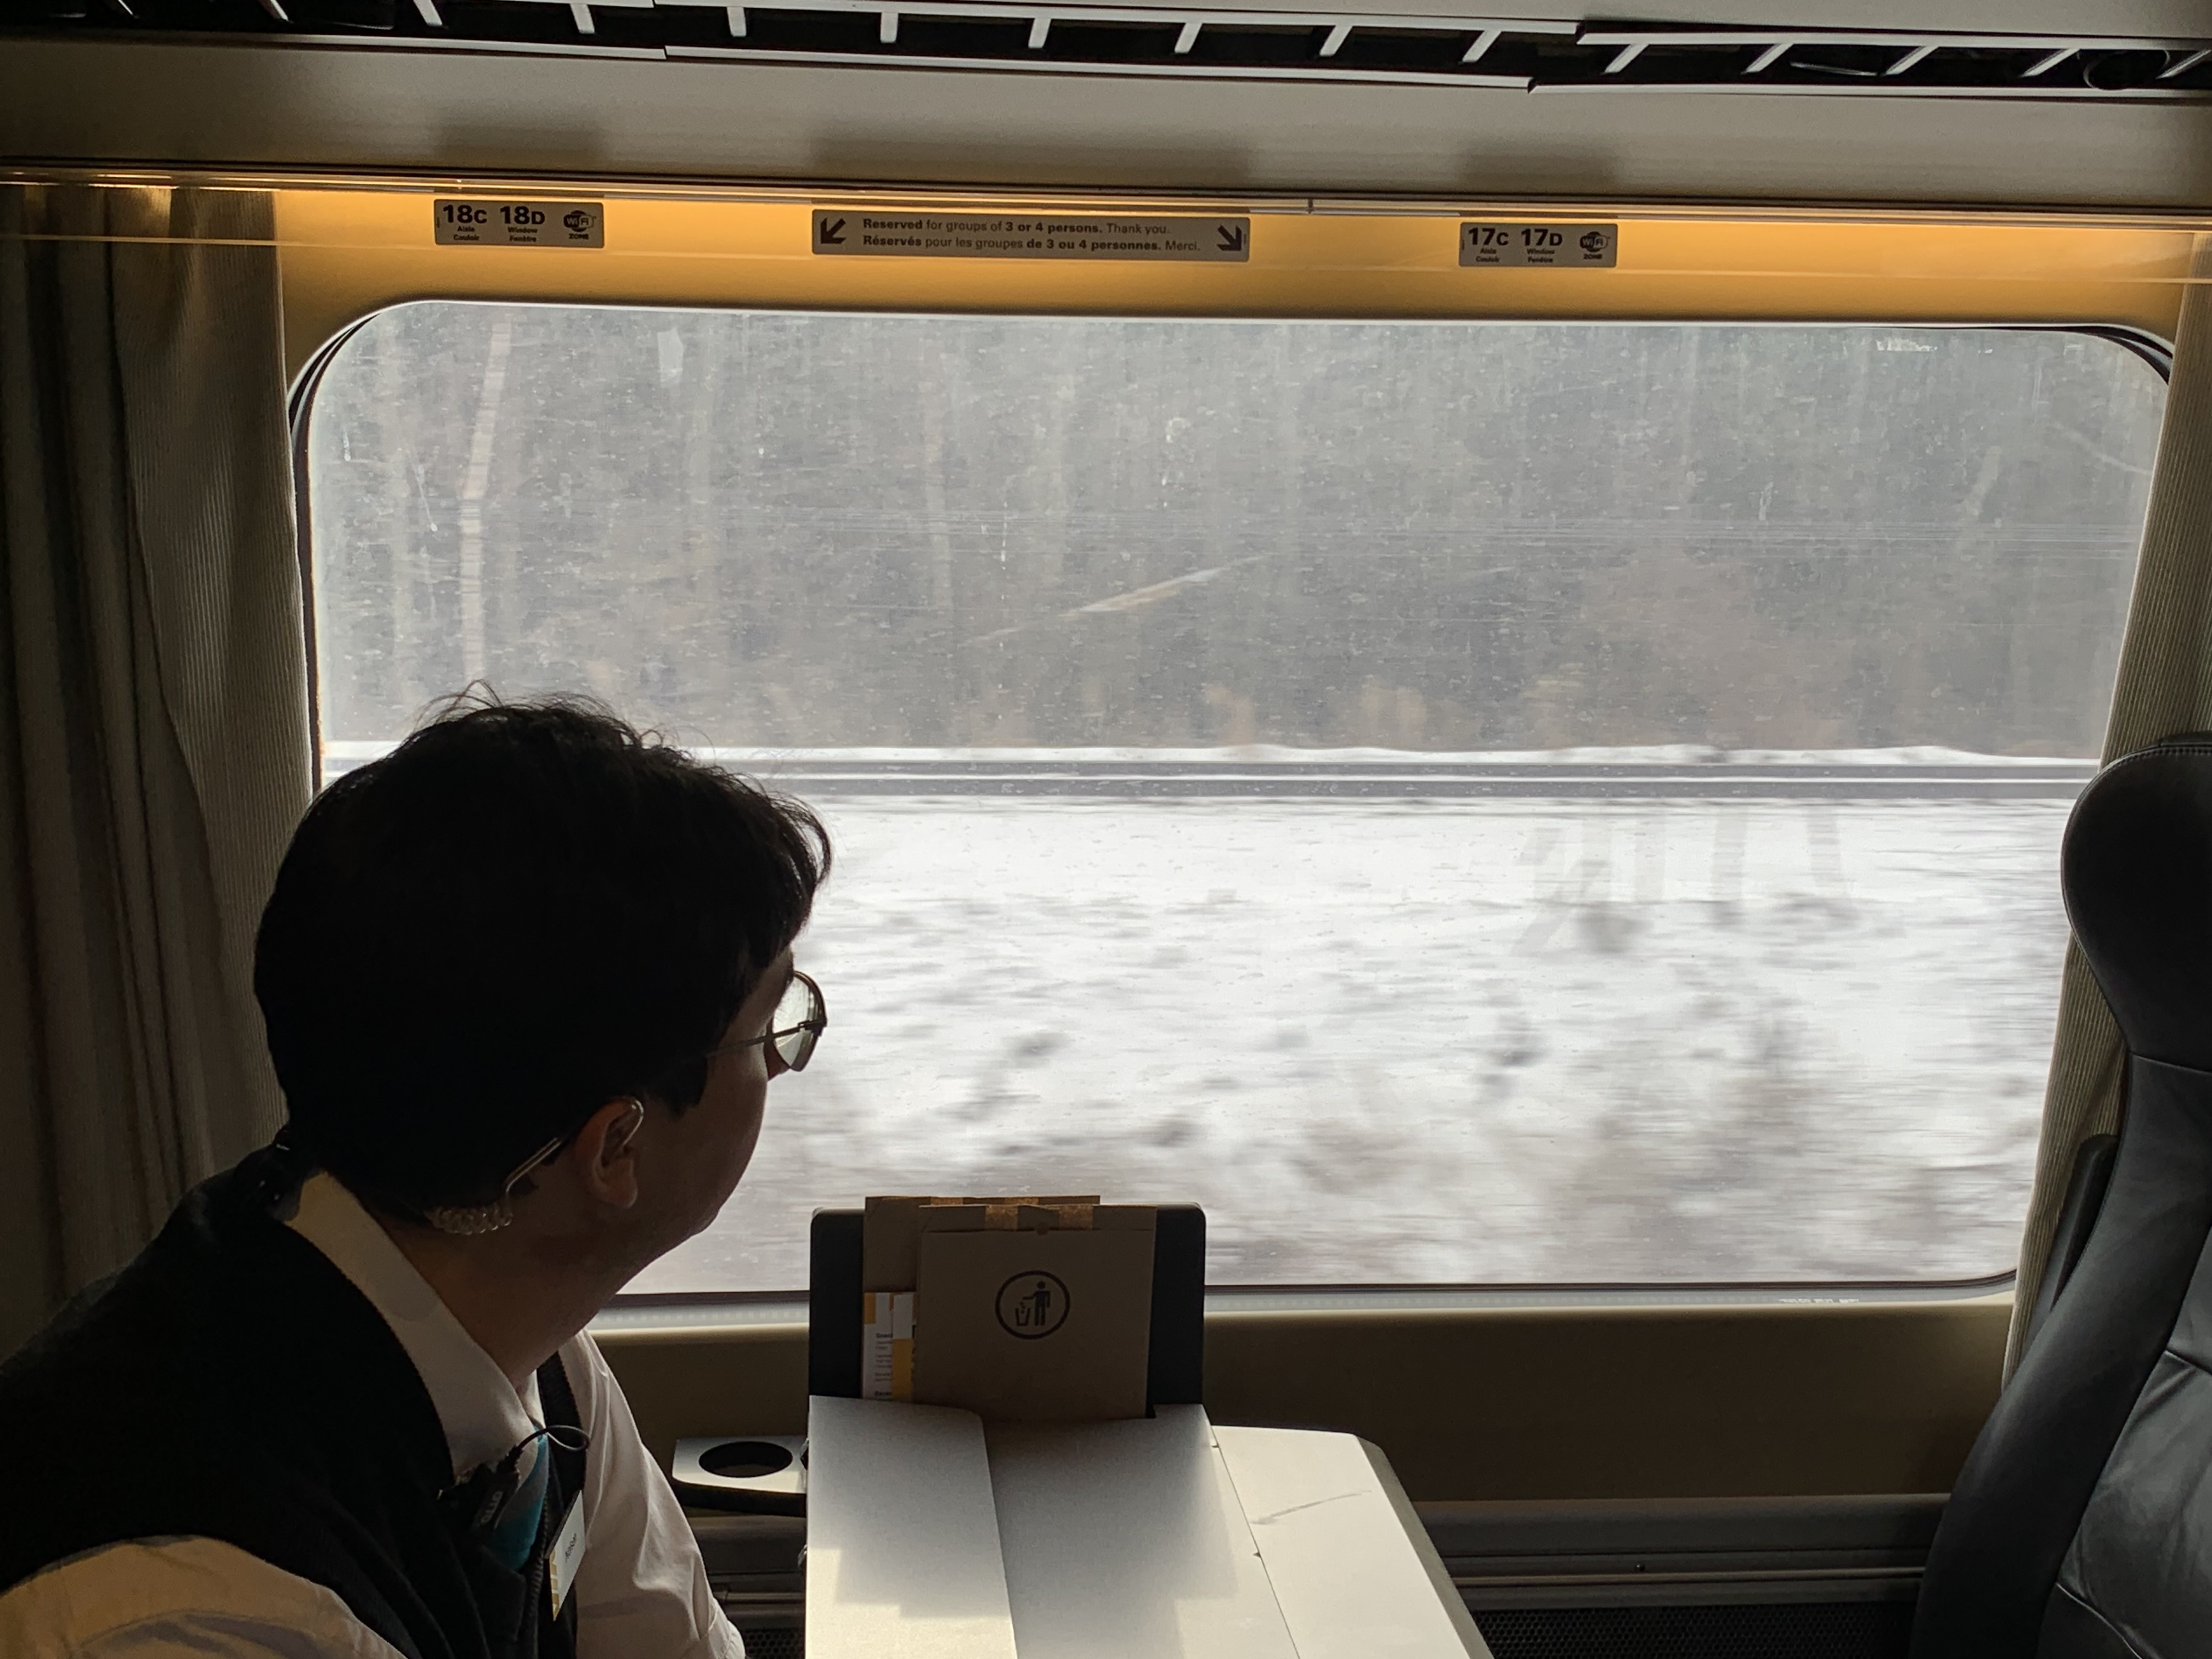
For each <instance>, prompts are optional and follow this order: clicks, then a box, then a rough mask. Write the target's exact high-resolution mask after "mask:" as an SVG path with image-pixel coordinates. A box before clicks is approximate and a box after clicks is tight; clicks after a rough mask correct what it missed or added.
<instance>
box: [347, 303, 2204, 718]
mask: <svg viewBox="0 0 2212 1659" xmlns="http://www.w3.org/2000/svg"><path fill="white" fill-rule="evenodd" d="M2163 394H2164V388H2163V386H2162V385H2161V384H2160V381H2159V380H2158V379H2157V377H2156V376H2155V375H2154V374H2153V373H2152V372H2151V370H2150V369H2149V368H2148V367H2147V366H2145V365H2144V364H2142V362H2139V361H2137V360H2136V359H2135V358H2134V357H2133V356H2130V354H2129V353H2127V352H2126V351H2125V349H2124V348H2122V347H2120V346H2118V345H2115V344H2113V343H2109V342H2106V341H2102V340H2097V339H2091V338H2087V337H2081V336H2075V335H2069V334H2064V333H2060V332H2033V331H1999V330H1955V331H1934V330H1923V331H1896V330H1884V329H1876V328H1784V327H1692V326H1658V325H1634V326H1627V325H1573V326H1568V325H1521V324H1472V325H1471V324H1421V323H1376V324H1364V323H1363V324H1343V323H1248V322H1212V321H1164V320H1136V319H1068V318H1060V319H1019V318H990V317H963V318H903V317H870V316H845V315H811V316H801V315H790V314H744V313H701V312H651V311H621V310H590V309H583V308H556V307H486V306H462V305H424V306H416V307H405V308H403V309H401V310H398V311H396V312H393V313H388V314H387V315H386V316H385V317H383V318H380V319H377V320H376V321H374V323H372V324H371V325H369V326H368V327H367V328H365V329H364V330H362V332H361V333H360V334H359V335H358V336H356V338H355V340H354V341H353V342H352V343H350V344H349V346H348V347H347V348H346V349H345V350H344V352H343V354H342V356H340V358H339V360H338V361H337V363H336V364H335V365H334V366H333V368H332V369H331V372H330V374H329V375H328V377H327V378H326V380H325V382H324V385H323V388H322V390H321V392H320V393H319V397H318V399H317V403H316V406H315V410H314V415H313V425H312V429H311V441H310V468H309V479H310V483H311V488H312V500H313V536H314V557H315V571H316V588H317V608H318V613H319V647H320V653H321V674H322V684H323V710H324V720H325V734H326V735H327V736H330V737H335V738H384V737H390V736H392V735H395V734H396V733H397V732H400V731H403V730H404V729H405V728H406V726H408V725H409V724H410V721H411V720H412V718H413V717H414V715H415V714H416V712H417V711H418V710H419V709H420V708H422V706H423V705H425V704H426V703H427V702H429V701H431V700H432V699H434V698H435V697H437V696H441V695H442V694H444V693H447V692H449V691H451V690H454V689H455V688H456V687H458V686H459V685H460V684H462V683H464V682H465V681H466V680H467V679H469V678H475V677H479V676H480V677H482V678H486V679H489V681H490V682H491V683H492V684H494V685H495V686H496V687H497V688H498V689H499V690H501V691H502V692H507V693H520V692H523V691H526V690H542V689H569V690H595V691H597V692H599V694H600V695H602V696H605V697H607V698H608V699H610V700H611V701H612V702H614V703H615V704H616V705H617V707H619V708H621V709H622V710H623V712H625V713H626V714H630V715H632V716H634V717H636V718H639V719H641V720H647V721H650V722H653V723H655V724H658V725H660V726H663V727H665V729H668V730H671V731H672V732H677V733H678V734H680V735H681V736H682V737H684V738H686V739H687V740H691V741H702V742H709V743H714V744H725V745H729V746H734V747H751V746H761V747H784V746H808V747H812V746H844V745H862V744H865V745H879V744H880V745H901V746H928V747H934V746H943V745H964V744H1043V745H1053V746H1075V745H1085V746H1088V745H1098V744H1110V745H1143V746H1167V745H1176V746H1180V745H1188V744H1244V743H1270V744H1295V745H1301V746H1329V747H1334V746H1340V745H1346V744H1379V745H1386V746H1392V747H1400V748H1410V749H1427V750H1469V749H1500V748H1553V747H1562V746H1568V745H1577V744H1650V743H1698V744H1713V745H1717V746H1719V747H1723V748H1797V747H1805V748H1839V747H1863V746H1865V747H1872V746H1890V745H1898V744H1948V745H1951V746H1954V747H1959V748H1965V749H1972V750H1983V751H1987V752H1993V753H2019V754H2070V755H2087V754H2093V753H2094V752H2095V750H2096V748H2097V744H2098V740H2099V738H2100V733H2101V730H2102V726H2103V722H2104V716H2105V704H2106V698H2107V696H2108V695H2109V691H2110V687H2111V683H2112V671H2113V666H2114V659H2115V653H2116V652H2117V649H2118V640H2119V635H2120V629H2121V626H2122V623H2123V620H2124V614H2125V609H2126V604H2127V597H2128V587H2129V583H2130V576H2131V573H2132V569H2133V565H2134V558H2135V550H2136V539H2137V536H2138V534H2139V531H2140V526H2141V520H2142V510H2143V503H2144V500H2145V495H2146V492H2147V489H2148V469H2149V465H2150V459H2151V455H2152V451H2153V448H2154V444H2155V441H2156V430H2157V423H2158V420H2159V416H2160V408H2161V405H2162V401H2163Z"/></svg>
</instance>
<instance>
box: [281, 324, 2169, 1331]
mask: <svg viewBox="0 0 2212 1659" xmlns="http://www.w3.org/2000/svg"><path fill="white" fill-rule="evenodd" d="M2163 396H2164V388H2163V386H2162V384H2161V383H2160V380H2159V378H2158V376H2157V374H2155V373H2154V371H2153V370H2152V369H2151V368H2148V366H2147V365H2146V364H2145V363H2144V362H2142V361H2141V360H2140V359H2139V358H2138V357H2137V356H2135V355H2134V354H2132V353H2131V352H2130V351H2129V350H2128V349H2125V348H2124V346H2121V345H2119V344H2116V343H2112V342H2111V341H2108V340H2106V339H2102V338H2098V337H2087V336H2083V335H2078V334H2069V333H2063V332H2055V331H2007V330H2001V329H1973V328H1943V329H1936V328H1922V329H1911V328H1893V327H1880V326H1866V325H1855V326H1841V325H1822V326H1796V325H1791V326H1772V325H1744V326H1735V325H1681V324H1670V325H1559V324H1551V323H1545V324H1508V323H1468V322H1328V321H1321V322H1314V321H1300V322H1279V321H1242V320H1222V321H1210V320H1182V319H1128V318H1099V317H1089V318H1076V317H1000V316H957V317H955V316H918V315H857V314H823V313H707V312H680V311H650V310H636V309H608V308H590V307H501V306H489V305H475V304H447V303H432V304H420V305H411V306H407V307H401V308H399V309H397V310H393V311H391V312H388V313H384V314H382V315H380V316H379V317H377V318H375V319H373V320H372V321H371V322H369V323H368V325H365V326H364V327H362V329H361V330H360V331H358V332H357V333H356V334H355V335H354V336H353V337H352V338H351V339H350V340H349V342H348V343H346V344H345V345H344V347H343V349H341V350H340V351H339V352H337V354H336V356H335V357H334V359H333V361H332V362H331V365H330V367H329V368H328V371H327V373H326V374H325V377H324V379H323V380H322V381H321V383H320V387H319V392H318V393H317V395H316V397H315V399H314V403H313V409H312V412H311V416H310V420H309V423H308V428H307V477H308V480H309V485H310V492H309V493H310V501H311V529H312V534H313V574H314V584H313V586H314V593H315V601H314V603H315V623H316V629H317V641H318V662H319V697H320V710H321V720H322V729H323V735H324V754H325V768H326V770H327V771H329V772H333V773H334V772H336V771H338V770H342V769H344V768H345V767H347V766H349V765H352V764H356V763H359V762H360V761H361V760H362V758H364V757H368V756H371V755H374V754H375V753H377V752H379V751H380V750H382V749H383V748H384V747H386V745H388V744H391V743H392V741H394V740H395V739H396V738H398V736H399V735H400V734H402V733H403V732H405V731H406V730H407V729H408V727H409V726H410V723H411V722H412V721H413V720H415V719H416V717H417V716H418V714H420V712H421V711H422V709H423V708H424V707H425V706H426V705H427V704H428V703H429V702H431V701H432V700H433V699H434V698H435V697H436V696H439V695H441V694H442V693H446V692H450V691H451V690H454V689H455V688H457V687H459V685H461V684H464V683H465V682H469V681H472V680H477V679H482V680H484V681H487V682H489V684H491V685H492V686H494V687H495V688H496V689H497V690H499V691H500V692H501V694H503V695H509V696H516V695H521V694H525V693H529V692H533V691H539V690H585V691H590V692H595V693H597V694H599V696H602V697H604V698H605V700H606V701H607V702H610V703H611V704H612V705H613V706H614V707H616V708H617V709H619V710H621V711H623V713H625V714H628V715H629V716H631V717H632V718H634V719H636V720H640V721H641V722H645V723H649V724H651V725H653V726H656V727H658V728H659V730H661V731H662V732H665V733H668V734H670V735H671V736H672V737H674V738H677V739H678V740H680V741H682V742H684V743H686V744H694V745H700V746H703V747H706V748H708V749H711V750H716V751H718V752H719V753H720V754H722V755H724V756H725V757H727V758H729V759H730V760H732V762H734V763H739V764H742V765H744V766H745V767H747V768H748V769H753V770H757V771H761V772H763V773H765V774H767V775H769V776H771V777H773V778H776V779H779V780H781V781H782V782H783V783H784V784H785V785H786V786H787V787H790V788H792V789H793V790H794V791H796V792H797V793H801V794H803V795H805V797H807V798H808V799H811V800H812V801H814V802H815V803H816V804H817V806H819V807H820V808H821V809H822V810H823V813H824V816H825V817H827V819H828V820H829V824H830V826H831V829H832V830H833V832H834V834H835V835H836V839H837V842H838V845H839V863H838V873H837V875H836V878H835V880H834V882H833V884H832V886H831V887H830V889H829V890H828V891H827V892H826V894H825V896H824V898H823V902H822V903H821V905H820V906H819V908H818V911H817V917H816V920H815V922H814V924H813V927H812V930H811V933H810V934H809V935H808V937H807V939H805V941H804V945H803V949H804V951H805V957H806V960H807V963H808V965H809V966H810V968H811V969H812V970H813V971H814V973H815V974H816V975H817V977H818V978H819V979H820V980H821V981H823V984H824V986H825V987H827V988H828V990H829V997H830V1000H831V1003H832V1006H833V1007H834V1010H835V1024H834V1028H833V1030H832V1034H831V1038H830V1042H829V1044H828V1045H826V1046H825V1047H824V1048H823V1053H822V1056H821V1060H820V1061H819V1062H818V1063H817V1065H816V1066H814V1067H813V1068H812V1069H811V1070H809V1071H808V1072H807V1073H805V1075H804V1076H803V1077H794V1078H790V1079H785V1080H783V1081H781V1082H779V1083H778V1084H777V1085H776V1086H775V1090H774V1091H773V1094H772V1098H771V1102H770V1121H769V1127H768V1130H767V1133H766V1135H765V1137H764V1139H763V1142H762V1146H761V1149H760V1152H759V1156H758V1158H757V1161H756V1164H755V1167H754V1170H753V1173H752V1174H751V1176H750V1177H749V1178H748V1180H747V1182H746V1183H745V1185H744V1187H743V1188H740V1190H739V1193H738V1197H737V1198H736V1200H734V1201H733V1202H732V1204H731V1205H730V1206H729V1207H728V1209H727V1210H726V1212H725V1213H724V1214H723V1216H722V1217H721V1218H720V1222H719V1223H718V1224H717V1225H716V1226H715V1227H714V1228H713V1229H712V1230H711V1231H708V1232H707V1233H705V1234H703V1235H702V1236H701V1237H699V1238H698V1239H696V1240H695V1241H694V1242H693V1243H691V1244H690V1246H688V1247H687V1248H686V1249H683V1250H681V1251H679V1252H678V1253H677V1254H676V1255H672V1256H671V1257H669V1258H667V1259H666V1260H665V1261H663V1262H661V1263H660V1264H659V1265H657V1266H656V1267H654V1268H653V1269H652V1270H651V1271H650V1272H649V1273H648V1274H647V1276H646V1278H645V1279H642V1280H641V1281H640V1283H639V1284H638V1285H636V1286H635V1287H634V1288H635V1289H638V1290H643V1291H724V1292H733V1291H776V1290H787V1289H789V1288H792V1287H794V1286H797V1285H803V1284H804V1283H805V1244H804V1240H805V1222H806V1217H807V1214H808V1213H809V1212H810V1211H811V1209H812V1208H813V1207H814V1206H817V1205H821V1204H825V1203H834V1202H849V1201H852V1200H856V1199H858V1198H859V1197H860V1196H861V1195H862V1194H866V1193H868V1192H872V1191H881V1190H886V1189H890V1190H915V1191H952V1192H957V1191H1001V1190H1048V1191H1065V1190H1090V1189H1094V1188H1103V1190H1105V1191H1106V1192H1108V1193H1109V1194H1125V1195H1142V1196H1146V1197H1161V1198H1170V1197H1172V1198H1181V1199H1192V1200H1198V1201H1200V1202H1202V1203H1203V1204H1204V1205H1205V1206H1206V1208H1207V1211H1208V1212H1209V1214H1210V1215H1211V1217H1212V1227H1213V1248H1212V1270H1213V1277H1214V1278H1215V1279H1216V1280H1217V1281H1219V1282H1222V1283H1229V1284H1249V1285H1337V1284H1370V1285H1371V1284H1401V1285H1436V1284H1455V1283H1459V1284H1464V1283H1480V1282H1490V1283H1497V1282H1537V1283H1555V1284H1556V1283H1565V1282H1580V1283H1598V1282H1623V1281H1636V1282H1647V1281H1661V1282H1682V1281H1719V1280H1726V1281H1808V1280H1830V1281H1832V1280H1853V1279H1857V1280H1868V1279H1873V1280H1909V1279H1962V1278H1971V1277H1974V1276H1980V1275H1993V1274H1997V1273H2003V1272H2006V1271H2008V1269H2009V1268H2010V1267H2011V1265H2012V1261H2013V1254H2014V1249H2015V1242H2016V1239H2017V1236H2018V1230H2019V1226H2020V1222H2021V1214H2022V1212H2023V1207H2024V1205H2025V1202H2026V1194H2027V1183H2028V1180H2029V1176H2030V1172H2031V1165H2032V1163H2033V1156H2034V1146H2035V1139H2036V1129H2037V1118H2038V1113H2039V1102H2040V1097H2041V1089H2042V1079H2043V1073H2044V1068H2045V1060H2046V1056H2047V1054H2048V1049H2049V1043H2050V1038H2051V1028H2052V1018H2053V1010H2054V1007H2055V1005H2056V993H2057V978H2058V965H2059V958H2060V953H2061V948H2062V945H2063V941H2064V937H2065V924H2064V920H2063V915H2062V914H2061V911H2060V908H2059V902H2058V895H2057V879H2056V852H2057V844H2058V838H2059V835H2060V831H2061V829H2062V827H2063V823H2064V821H2065V817H2066V813H2067V810H2068V807H2069V803H2070V801H2071V799H2072V798H2073V796H2074V794H2075V792H2076V791H2077V790H2078V789H2079V787H2081V783H2082V782H2083V781H2084V780H2085V779H2086V778H2087V775H2088V773H2089V770H2090V764H2091V757H2093V756H2094V755H2095V754H2096V752H2097V749H2098V744H2099V740H2100V733H2101V731H2102V728H2103V724H2104V718H2105V713H2106V703H2107V702H2108V700H2109V696H2110V693H2111V687H2112V678H2113V671H2114V665H2115V661H2116V659H2117V655H2118V645H2119V639H2120V634H2121V629H2122V625H2123V623H2124V617H2125V613H2126V608H2127V602H2128V592H2129V586H2130V577H2131V573H2132V570H2133V567H2134V561H2135V556H2136V544H2137V540H2138V537H2139V534H2140V531H2141V526H2142V514H2143V510H2144V502H2145V498H2146V494H2147V490H2148V483H2149V472H2150V466H2151V461H2152V456H2153V452H2154V447H2155V444H2156V438H2157V431H2158V424H2159V419H2160V410H2161V406H2162V400H2163Z"/></svg>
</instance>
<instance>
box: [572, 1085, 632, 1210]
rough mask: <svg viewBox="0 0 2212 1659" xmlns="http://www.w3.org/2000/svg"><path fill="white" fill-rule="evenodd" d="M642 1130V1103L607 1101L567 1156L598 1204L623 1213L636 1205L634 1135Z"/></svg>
mask: <svg viewBox="0 0 2212 1659" xmlns="http://www.w3.org/2000/svg"><path fill="white" fill-rule="evenodd" d="M643 1127H645V1103H644V1102H643V1101H641V1100H636V1099H633V1098H628V1097H625V1098H623V1099H620V1100H611V1101H609V1102H608V1103H606V1104H605V1105H604V1106H602V1107H600V1108H599V1110H598V1111H596V1112H593V1113H592V1115H591V1118H590V1120H589V1121H586V1123H585V1125H584V1127H583V1128H582V1129H581V1130H580V1131H579V1132H578V1133H577V1135H576V1139H575V1141H574V1144H572V1145H571V1146H569V1148H568V1160H569V1162H570V1164H571V1165H572V1166H573V1167H574V1170H575V1172H576V1179H577V1180H578V1181H579V1182H581V1183H582V1185H583V1188H584V1190H585V1191H586V1192H587V1193H589V1194H591V1195H592V1197H593V1198H596V1199H597V1200H599V1202H600V1203H602V1204H605V1205H609V1206H612V1207H613V1208H615V1209H617V1210H627V1209H629V1207H630V1206H632V1205H634V1204H635V1203H636V1202H637V1197H638V1188H637V1151H636V1147H635V1141H636V1139H637V1132H638V1131H639V1130H640V1129H641V1128H643Z"/></svg>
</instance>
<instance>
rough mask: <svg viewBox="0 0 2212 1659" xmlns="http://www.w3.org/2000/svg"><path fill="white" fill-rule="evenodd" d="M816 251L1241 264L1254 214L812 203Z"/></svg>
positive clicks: (1247, 249) (1249, 252)
mask: <svg viewBox="0 0 2212 1659" xmlns="http://www.w3.org/2000/svg"><path fill="white" fill-rule="evenodd" d="M814 251H815V252H817V253H823V254H875V255H878V257H890V258H908V259H932V258H935V259H1188V260H1195V261H1198V262H1200V263H1203V264H1243V263H1244V262H1245V261H1247V260H1248V259H1249V258H1251V256H1252V222H1251V220H1249V218H1245V217H1243V216H1239V215H1208V216H1206V217H1204V218H1184V217H1176V218H1127V219H1123V218H1105V217H1095V218H1094V217H1091V216H1080V217H1078V216H1070V215H1066V214H1058V213H1050V214H1046V213H1037V214H1028V213H1022V214H1012V213H1008V214H1000V213H869V212H861V211H854V210H848V209H845V208H817V209H815V210H814Z"/></svg>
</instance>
